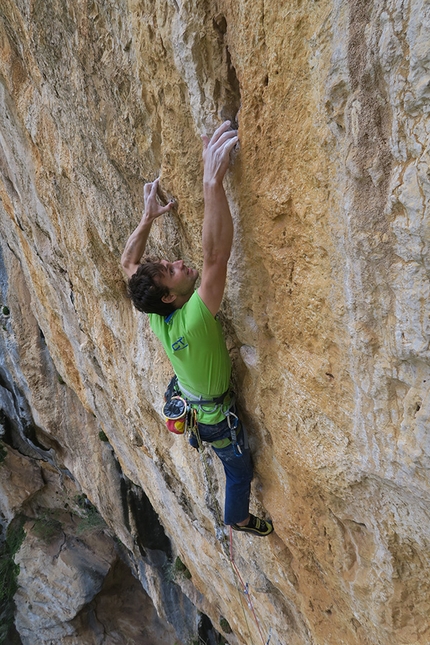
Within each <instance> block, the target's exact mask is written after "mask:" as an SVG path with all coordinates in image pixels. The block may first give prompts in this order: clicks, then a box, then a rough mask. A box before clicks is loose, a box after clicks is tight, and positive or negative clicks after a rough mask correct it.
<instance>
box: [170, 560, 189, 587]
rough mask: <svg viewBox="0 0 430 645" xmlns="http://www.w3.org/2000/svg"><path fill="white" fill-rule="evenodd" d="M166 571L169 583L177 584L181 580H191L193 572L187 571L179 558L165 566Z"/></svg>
mask: <svg viewBox="0 0 430 645" xmlns="http://www.w3.org/2000/svg"><path fill="white" fill-rule="evenodd" d="M164 571H165V576H166V580H167V581H168V582H175V581H176V580H179V579H180V578H186V579H187V580H190V579H191V571H190V570H189V569H187V567H186V565H185V564H184V563H183V562H182V560H181V558H180V557H179V556H178V557H177V558H176V559H175V560H174V561H173V562H169V563H168V564H167V565H166V566H165V568H164Z"/></svg>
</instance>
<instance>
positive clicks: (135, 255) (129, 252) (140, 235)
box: [121, 215, 153, 278]
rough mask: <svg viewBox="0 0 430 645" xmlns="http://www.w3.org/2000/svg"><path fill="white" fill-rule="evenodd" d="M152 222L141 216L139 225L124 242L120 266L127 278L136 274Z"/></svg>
mask: <svg viewBox="0 0 430 645" xmlns="http://www.w3.org/2000/svg"><path fill="white" fill-rule="evenodd" d="M152 222H153V220H151V219H148V218H147V217H146V216H145V215H143V217H142V219H141V220H140V223H139V225H138V226H137V228H136V229H135V230H134V231H133V233H132V234H131V235H130V237H129V238H128V240H127V242H126V245H125V248H124V252H123V254H122V256H121V265H122V268H123V269H124V271H125V273H126V274H127V276H128V277H129V278H131V276H132V275H134V274H135V273H136V271H137V269H138V267H139V264H140V259H141V257H142V255H143V254H144V252H145V248H146V243H147V241H148V237H149V233H150V231H151V227H152Z"/></svg>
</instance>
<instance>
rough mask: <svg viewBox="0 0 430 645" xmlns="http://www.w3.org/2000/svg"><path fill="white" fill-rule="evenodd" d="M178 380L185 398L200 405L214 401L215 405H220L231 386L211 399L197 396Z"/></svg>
mask: <svg viewBox="0 0 430 645" xmlns="http://www.w3.org/2000/svg"><path fill="white" fill-rule="evenodd" d="M176 382H177V384H178V388H179V389H180V391H181V393H182V394H183V396H184V398H185V399H187V401H189V403H197V404H198V405H207V404H209V403H213V404H214V405H218V404H220V403H223V402H224V399H225V397H226V396H227V394H228V393H229V392H230V387H229V388H228V389H227V390H226V391H225V392H224V393H223V394H221V395H220V396H215V397H213V398H211V399H203V398H202V397H201V396H196V395H195V394H192V393H191V392H189V391H188V390H187V389H186V388H184V386H183V385H181V384H180V383H179V381H178V380H177V379H176Z"/></svg>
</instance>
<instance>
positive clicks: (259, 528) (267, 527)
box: [231, 515, 273, 536]
mask: <svg viewBox="0 0 430 645" xmlns="http://www.w3.org/2000/svg"><path fill="white" fill-rule="evenodd" d="M250 518H251V519H250V520H249V522H248V524H247V525H246V526H239V525H238V524H232V525H231V528H232V529H234V530H235V531H242V532H243V533H253V534H254V535H261V536H265V535H270V533H272V531H273V524H272V523H271V522H266V520H260V518H259V517H255V515H250Z"/></svg>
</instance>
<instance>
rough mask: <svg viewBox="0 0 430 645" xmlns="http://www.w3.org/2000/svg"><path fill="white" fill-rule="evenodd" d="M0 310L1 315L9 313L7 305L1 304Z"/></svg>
mask: <svg viewBox="0 0 430 645" xmlns="http://www.w3.org/2000/svg"><path fill="white" fill-rule="evenodd" d="M1 312H2V314H3V316H9V315H10V310H9V307H6V306H3V307H2V309H1Z"/></svg>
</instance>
